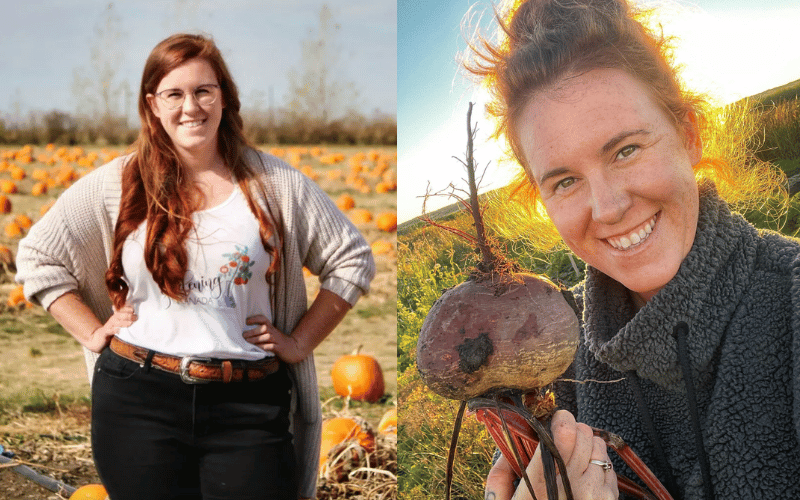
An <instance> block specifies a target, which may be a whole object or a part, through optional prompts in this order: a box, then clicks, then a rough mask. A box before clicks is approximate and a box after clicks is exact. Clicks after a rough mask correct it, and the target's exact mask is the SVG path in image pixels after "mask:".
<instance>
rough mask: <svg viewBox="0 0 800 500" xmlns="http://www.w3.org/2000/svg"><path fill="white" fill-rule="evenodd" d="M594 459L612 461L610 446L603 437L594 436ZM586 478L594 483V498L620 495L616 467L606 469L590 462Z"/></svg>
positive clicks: (589, 482)
mask: <svg viewBox="0 0 800 500" xmlns="http://www.w3.org/2000/svg"><path fill="white" fill-rule="evenodd" d="M591 456H592V459H593V460H600V461H602V462H610V460H609V457H608V448H607V447H606V443H605V441H603V439H602V438H599V437H594V438H593V450H592V455H591ZM584 478H585V479H586V480H587V481H588V483H587V484H591V485H593V487H592V489H593V490H594V491H595V495H594V498H601V499H616V498H618V497H619V490H618V486H617V475H616V473H615V472H614V469H609V470H606V469H604V468H603V467H602V466H601V465H597V464H593V463H590V464H589V468H588V469H587V470H586V473H585V474H584Z"/></svg>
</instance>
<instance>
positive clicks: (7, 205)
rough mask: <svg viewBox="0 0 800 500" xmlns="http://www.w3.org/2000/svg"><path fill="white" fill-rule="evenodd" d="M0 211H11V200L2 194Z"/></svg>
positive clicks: (7, 212)
mask: <svg viewBox="0 0 800 500" xmlns="http://www.w3.org/2000/svg"><path fill="white" fill-rule="evenodd" d="M0 213H3V214H9V213H11V200H9V199H8V196H6V195H4V194H0Z"/></svg>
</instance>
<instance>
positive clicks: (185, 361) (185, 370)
mask: <svg viewBox="0 0 800 500" xmlns="http://www.w3.org/2000/svg"><path fill="white" fill-rule="evenodd" d="M192 361H202V362H205V363H210V362H211V358H202V357H200V356H184V357H182V358H181V371H180V375H181V380H183V382H184V383H186V384H208V383H209V382H211V381H210V380H205V379H202V378H197V377H192V376H191V375H189V363H191V362H192Z"/></svg>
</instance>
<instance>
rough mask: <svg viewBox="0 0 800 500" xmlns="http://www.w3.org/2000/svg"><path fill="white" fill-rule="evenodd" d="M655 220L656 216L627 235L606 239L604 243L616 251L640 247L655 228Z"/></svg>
mask: <svg viewBox="0 0 800 500" xmlns="http://www.w3.org/2000/svg"><path fill="white" fill-rule="evenodd" d="M657 219H658V214H656V215H654V216H653V217H652V218H651V219H650V220H648V221H647V222H645V223H644V224H642V225H641V226H639V227H638V228H637V229H634V230H633V231H631V232H630V233H628V234H627V235H624V236H615V237H613V238H606V241H607V242H608V244H609V245H611V246H612V247H614V248H616V249H617V250H628V249H629V248H632V247H635V246H637V245H641V244H642V243H643V242H644V240H646V239H647V238H649V237H650V233H652V232H653V229H654V228H655V227H656V220H657Z"/></svg>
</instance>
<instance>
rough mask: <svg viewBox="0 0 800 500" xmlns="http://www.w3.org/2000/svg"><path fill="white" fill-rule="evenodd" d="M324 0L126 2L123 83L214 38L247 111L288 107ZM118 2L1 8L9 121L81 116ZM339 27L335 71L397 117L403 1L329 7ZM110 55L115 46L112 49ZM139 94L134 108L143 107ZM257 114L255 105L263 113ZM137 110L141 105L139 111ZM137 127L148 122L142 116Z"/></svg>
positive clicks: (350, 1) (362, 0) (43, 2)
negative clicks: (292, 78) (161, 58)
mask: <svg viewBox="0 0 800 500" xmlns="http://www.w3.org/2000/svg"><path fill="white" fill-rule="evenodd" d="M323 3H324V2H323V1H322V0H226V1H224V2H218V1H215V0H160V1H153V0H116V1H114V2H113V4H111V5H113V7H112V9H113V12H114V13H115V15H116V17H117V18H118V19H119V23H118V28H119V29H118V31H119V32H120V33H121V36H119V37H117V39H116V42H117V46H118V48H119V49H120V51H119V53H120V55H119V69H118V75H119V76H118V79H117V81H119V82H122V81H123V80H124V81H126V82H127V83H128V85H129V88H130V89H131V90H132V93H135V92H136V89H138V87H139V84H140V81H141V77H142V70H143V68H144V62H145V60H146V59H147V56H148V54H149V53H150V51H151V50H152V49H153V47H155V45H156V44H157V43H158V42H160V41H161V40H163V39H164V38H166V37H167V36H169V35H171V34H173V33H175V32H178V31H190V32H203V33H206V34H210V35H211V36H212V37H213V38H214V40H215V42H216V44H217V46H218V47H219V48H220V50H221V52H222V55H223V57H224V58H225V61H226V63H227V65H228V68H229V70H230V71H231V74H232V75H233V78H234V80H235V81H236V83H237V85H238V86H239V92H240V97H241V100H242V105H243V107H245V108H246V107H248V105H250V106H253V105H254V104H256V103H258V101H260V104H261V105H262V106H263V108H264V109H266V108H267V107H268V104H269V102H270V96H272V99H271V100H272V102H273V104H274V105H275V106H281V105H283V104H284V103H285V102H286V96H287V94H288V89H289V85H288V82H289V78H288V75H289V72H290V70H291V69H292V68H297V69H300V68H301V57H300V54H301V41H302V40H303V39H307V38H309V36H310V35H311V34H312V30H316V28H317V26H318V25H319V13H320V11H321V8H322V5H323ZM109 4H110V2H109V1H108V0H69V1H67V0H25V1H19V0H0V12H2V15H0V116H2V117H3V118H5V119H7V120H8V119H13V117H14V116H15V115H17V114H21V115H22V116H23V117H27V116H28V114H29V112H30V111H31V110H38V111H44V112H47V111H50V110H53V109H58V110H61V111H66V112H70V113H73V112H75V111H76V108H77V107H78V103H77V102H76V99H75V98H74V96H73V90H72V86H73V81H74V74H75V72H76V71H77V72H79V74H81V75H84V76H90V75H91V74H92V65H91V61H92V57H91V47H92V45H93V44H95V42H96V40H97V37H96V35H95V29H96V27H99V26H101V25H102V23H103V20H104V19H105V18H106V13H107V9H108V6H109ZM329 6H330V8H331V11H332V14H333V21H334V22H335V23H336V24H337V25H338V28H337V29H336V30H335V32H336V35H335V38H334V40H333V43H334V45H335V46H336V47H338V48H339V51H338V56H337V58H336V60H335V62H336V64H335V68H333V72H334V73H333V74H334V76H335V77H336V78H337V79H338V80H339V81H341V82H342V83H348V82H352V83H353V84H354V86H355V88H356V90H357V92H358V95H357V97H356V99H355V101H356V102H355V103H354V104H355V105H356V106H357V108H358V109H359V111H360V112H361V113H362V114H364V115H366V116H369V115H371V114H372V112H373V111H375V110H376V109H378V110H380V111H381V112H382V113H384V114H388V115H392V116H394V114H395V112H396V107H397V58H396V54H397V3H396V2H395V0H336V1H332V2H329ZM105 49H108V50H110V49H111V47H105ZM136 97H137V96H135V95H134V96H133V98H132V99H131V101H135V100H136ZM253 107H254V106H253ZM133 109H135V105H134V106H133ZM133 114H134V119H135V120H137V121H138V116H137V115H136V114H135V111H134V113H133Z"/></svg>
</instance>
